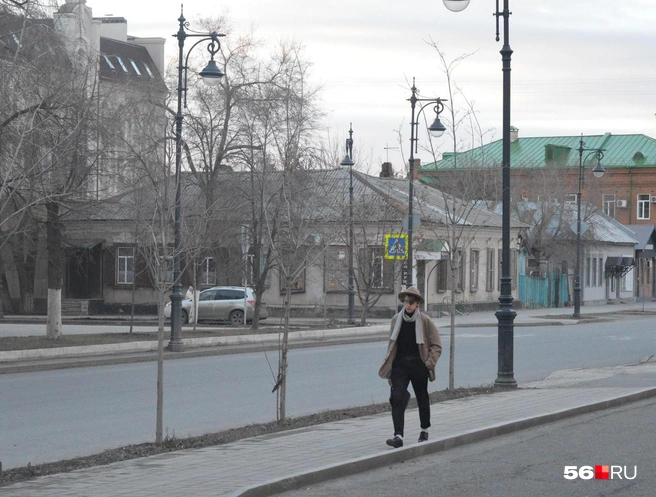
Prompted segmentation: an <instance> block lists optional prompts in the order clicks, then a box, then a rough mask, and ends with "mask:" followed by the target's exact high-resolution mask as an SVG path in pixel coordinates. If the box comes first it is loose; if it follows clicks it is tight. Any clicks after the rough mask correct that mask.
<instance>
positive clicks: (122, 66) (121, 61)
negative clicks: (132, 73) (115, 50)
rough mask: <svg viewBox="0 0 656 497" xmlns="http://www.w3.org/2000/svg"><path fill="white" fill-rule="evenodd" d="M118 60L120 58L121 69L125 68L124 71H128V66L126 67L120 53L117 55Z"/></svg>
mask: <svg viewBox="0 0 656 497" xmlns="http://www.w3.org/2000/svg"><path fill="white" fill-rule="evenodd" d="M116 60H118V63H119V65H120V66H121V69H123V72H124V73H125V74H127V73H128V68H127V67H125V64H124V63H123V59H121V58H120V57H119V56H118V55H117V56H116Z"/></svg>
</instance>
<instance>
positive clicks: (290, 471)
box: [0, 388, 652, 497]
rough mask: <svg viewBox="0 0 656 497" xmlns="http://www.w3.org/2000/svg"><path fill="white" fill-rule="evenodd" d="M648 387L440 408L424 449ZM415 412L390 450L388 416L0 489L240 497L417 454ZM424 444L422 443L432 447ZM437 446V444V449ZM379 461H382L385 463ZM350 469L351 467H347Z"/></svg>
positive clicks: (510, 395)
mask: <svg viewBox="0 0 656 497" xmlns="http://www.w3.org/2000/svg"><path fill="white" fill-rule="evenodd" d="M651 390H652V389H648V388H562V389H530V390H528V389H527V390H521V389H520V390H514V391H508V392H504V393H499V394H494V395H486V396H477V397H469V398H465V399H458V400H452V401H447V402H443V403H440V404H435V405H433V407H432V421H433V427H432V428H431V431H430V438H431V439H430V441H429V442H427V444H439V443H440V440H445V439H451V438H452V437H457V436H462V435H466V434H468V433H475V432H479V431H481V430H485V429H487V430H494V429H496V428H499V427H501V426H506V425H508V424H510V423H518V422H519V423H521V422H523V421H525V420H530V419H534V418H537V417H540V416H545V415H555V414H556V413H560V412H563V411H568V410H572V409H576V408H584V407H585V406H589V405H592V404H597V403H600V402H607V401H610V400H613V399H618V398H621V397H626V396H629V395H635V394H639V393H641V392H648V391H651ZM418 434H419V421H418V415H417V410H416V409H414V410H410V411H408V413H407V415H406V438H405V440H406V445H405V446H404V447H403V448H402V449H396V450H395V449H391V448H389V447H387V446H386V445H385V439H386V438H388V437H389V436H391V435H392V421H391V416H390V415H389V414H381V415H376V416H368V417H364V418H357V419H353V420H345V421H339V422H334V423H328V424H325V425H318V426H314V427H309V428H302V429H299V430H294V431H290V432H282V433H275V434H270V435H263V436H259V437H255V438H251V439H247V440H242V441H239V442H235V443H230V444H226V445H221V446H216V447H208V448H203V449H192V450H186V451H179V452H172V453H168V454H160V455H157V456H152V457H147V458H142V459H135V460H131V461H124V462H120V463H114V464H111V465H107V466H102V467H94V468H89V469H85V470H80V471H75V472H72V473H66V474H59V475H52V476H47V477H42V478H39V479H36V480H33V481H28V482H24V483H18V484H14V485H10V486H6V487H3V488H1V489H0V494H2V496H3V497H28V496H29V497H40V496H43V497H45V496H66V497H87V496H88V497H116V496H123V495H129V496H131V497H183V496H184V497H187V496H194V497H209V496H212V497H215V496H237V495H241V494H242V493H243V492H244V491H245V490H246V489H248V488H249V487H257V486H259V485H266V484H268V483H270V482H272V481H276V480H280V479H283V478H289V477H294V476H297V477H298V476H300V475H303V474H306V473H311V472H314V471H317V470H319V469H324V470H325V469H326V468H330V467H335V466H337V467H339V466H341V465H344V464H352V463H354V462H355V461H358V460H363V459H366V460H368V458H375V457H379V458H380V457H386V455H389V454H391V452H392V451H395V452H398V454H396V455H395V457H397V456H398V457H403V454H402V451H409V452H407V454H408V456H412V455H413V454H412V452H410V451H412V450H414V449H413V447H416V446H417V441H416V440H417V436H418ZM427 444H422V445H423V446H425V447H426V448H429V447H428V446H427ZM435 447H436V446H435ZM380 460H382V459H380ZM347 467H348V466H347Z"/></svg>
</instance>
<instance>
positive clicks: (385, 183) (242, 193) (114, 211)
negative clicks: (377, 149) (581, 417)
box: [65, 168, 525, 228]
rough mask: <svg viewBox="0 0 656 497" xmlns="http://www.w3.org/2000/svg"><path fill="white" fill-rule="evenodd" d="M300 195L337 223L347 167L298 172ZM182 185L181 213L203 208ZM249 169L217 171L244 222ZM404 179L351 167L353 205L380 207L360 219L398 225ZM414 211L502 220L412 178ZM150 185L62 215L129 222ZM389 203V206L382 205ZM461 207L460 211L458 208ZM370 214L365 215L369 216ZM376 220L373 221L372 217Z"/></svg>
mask: <svg viewBox="0 0 656 497" xmlns="http://www.w3.org/2000/svg"><path fill="white" fill-rule="evenodd" d="M302 175H303V177H302V181H300V184H302V185H303V186H302V188H304V190H303V192H302V195H303V197H304V198H306V199H314V200H315V201H316V202H315V204H314V206H313V207H312V208H311V209H310V210H308V216H311V218H313V219H316V220H317V221H328V222H336V221H343V220H344V211H345V207H346V206H348V191H349V181H350V179H349V171H348V169H347V168H337V169H324V170H313V171H303V172H302ZM183 178H184V186H183V190H182V197H181V198H182V209H183V213H188V212H202V211H203V208H204V207H203V202H204V201H203V195H202V192H201V188H200V186H199V185H198V184H197V182H196V180H195V178H194V177H193V176H192V175H191V174H190V173H185V174H183ZM249 181H250V173H248V172H224V173H221V174H219V175H218V178H217V185H218V186H217V188H216V190H215V195H216V198H217V204H216V206H217V210H219V211H221V210H223V211H224V212H225V213H226V215H230V217H231V219H233V220H235V221H240V220H243V221H247V220H248V216H249V213H248V211H247V210H245V209H240V208H239V206H238V205H237V204H238V203H239V201H240V199H242V200H243V201H247V200H248V195H249V192H248V189H249V188H250V183H249ZM282 181H283V173H282V172H281V171H273V172H271V173H268V174H267V176H266V181H265V182H266V187H267V189H268V190H269V191H270V192H274V191H277V190H279V189H280V186H281V184H282ZM168 182H169V186H168V190H167V191H168V195H169V196H170V199H169V202H168V204H169V205H172V204H173V195H174V192H175V189H174V188H173V183H174V179H173V178H172V177H170V178H169V179H168ZM408 189H409V187H408V180H407V179H395V178H385V179H383V178H378V177H374V176H369V175H367V174H363V173H359V172H357V171H353V196H354V209H358V206H359V205H361V204H362V202H364V201H366V202H367V203H368V205H369V206H371V205H374V206H376V205H379V206H380V208H379V209H376V208H374V209H370V210H369V211H368V212H360V211H357V212H356V215H357V216H358V220H362V221H364V220H367V219H368V217H369V218H370V219H369V220H371V221H380V220H381V219H380V215H381V212H384V215H385V216H387V219H385V221H388V222H398V223H399V224H400V223H401V220H402V218H403V216H404V215H405V214H406V213H407V208H408ZM414 191H415V195H414V197H415V199H416V200H415V203H414V207H415V209H414V214H416V215H419V216H420V217H421V219H422V221H425V222H431V223H436V224H450V223H449V222H448V221H449V215H448V214H447V211H448V209H451V211H453V205H454V202H455V203H456V205H460V206H464V207H463V209H462V210H464V211H465V212H467V215H466V216H463V219H461V220H460V221H459V224H461V225H475V226H486V227H496V228H498V227H501V224H502V219H501V216H500V215H499V214H496V213H494V212H490V211H488V210H487V209H485V208H482V207H479V206H477V205H469V204H467V205H465V204H464V203H462V201H461V200H459V199H456V198H454V197H452V196H449V195H446V194H443V193H442V192H441V191H439V190H437V189H435V188H431V187H428V186H425V185H422V184H420V183H419V182H415V185H414ZM153 195H155V193H153V191H152V189H149V188H141V189H134V190H131V191H129V192H125V193H123V194H121V195H117V196H115V197H111V198H109V199H106V200H104V201H102V202H98V203H93V204H89V205H88V206H87V207H86V208H85V209H82V210H80V209H74V210H71V211H69V213H68V214H67V215H66V216H65V217H66V220H68V221H86V220H92V221H130V220H134V219H135V216H136V212H137V210H136V209H137V206H138V205H146V206H153V205H154V202H153V201H151V200H149V199H152V198H153ZM385 206H391V207H392V208H391V209H387V208H385ZM459 210H460V209H459ZM367 216H368V217H367ZM374 218H375V219H374ZM511 226H512V227H515V228H520V227H524V226H525V224H523V223H521V222H519V221H517V220H512V221H511Z"/></svg>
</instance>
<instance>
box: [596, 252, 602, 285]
mask: <svg viewBox="0 0 656 497" xmlns="http://www.w3.org/2000/svg"><path fill="white" fill-rule="evenodd" d="M602 261H603V258H602V257H599V264H597V269H598V270H599V274H598V275H597V281H598V282H599V286H604V265H603V264H602Z"/></svg>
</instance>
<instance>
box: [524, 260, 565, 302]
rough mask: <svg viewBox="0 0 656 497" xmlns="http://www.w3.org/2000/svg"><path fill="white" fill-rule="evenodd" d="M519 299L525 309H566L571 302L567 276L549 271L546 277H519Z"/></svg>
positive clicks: (559, 272)
mask: <svg viewBox="0 0 656 497" xmlns="http://www.w3.org/2000/svg"><path fill="white" fill-rule="evenodd" d="M518 283H519V288H518V290H519V291H518V297H519V300H521V301H522V303H523V304H524V307H526V308H529V309H533V308H537V307H564V306H565V303H568V302H570V297H569V285H568V281H567V275H566V274H562V273H561V271H558V270H556V271H549V272H547V273H546V274H545V275H544V276H527V275H525V274H520V275H519V281H518Z"/></svg>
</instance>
